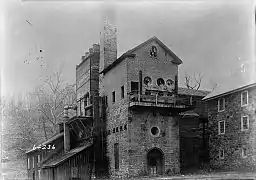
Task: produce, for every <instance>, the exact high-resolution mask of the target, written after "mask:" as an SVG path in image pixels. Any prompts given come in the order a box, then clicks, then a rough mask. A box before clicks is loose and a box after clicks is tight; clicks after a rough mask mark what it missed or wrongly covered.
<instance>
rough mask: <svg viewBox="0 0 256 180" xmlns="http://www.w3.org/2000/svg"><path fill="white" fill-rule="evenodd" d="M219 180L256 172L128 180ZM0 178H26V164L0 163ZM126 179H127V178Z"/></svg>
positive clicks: (250, 176) (254, 176)
mask: <svg viewBox="0 0 256 180" xmlns="http://www.w3.org/2000/svg"><path fill="white" fill-rule="evenodd" d="M181 179H189V180H210V179H213V180H221V179H247V180H249V179H250V180H251V179H255V180H256V172H254V173H252V172H250V173H249V172H240V173H238V172H198V173H194V174H191V173H190V174H186V175H176V176H170V177H167V176H161V177H160V176H159V177H141V178H130V179H129V180H181ZM2 180H27V171H26V165H24V162H23V161H17V160H16V161H9V162H5V163H2ZM127 180H128V179H127Z"/></svg>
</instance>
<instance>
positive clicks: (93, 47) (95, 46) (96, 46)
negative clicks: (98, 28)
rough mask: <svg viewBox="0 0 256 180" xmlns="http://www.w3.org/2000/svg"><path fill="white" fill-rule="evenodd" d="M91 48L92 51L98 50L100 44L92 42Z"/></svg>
mask: <svg viewBox="0 0 256 180" xmlns="http://www.w3.org/2000/svg"><path fill="white" fill-rule="evenodd" d="M92 49H93V52H100V45H99V44H93V45H92Z"/></svg>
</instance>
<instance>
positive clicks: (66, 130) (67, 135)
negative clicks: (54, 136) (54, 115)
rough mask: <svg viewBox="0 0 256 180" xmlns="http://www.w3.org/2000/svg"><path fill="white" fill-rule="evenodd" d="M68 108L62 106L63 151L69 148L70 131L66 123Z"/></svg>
mask: <svg viewBox="0 0 256 180" xmlns="http://www.w3.org/2000/svg"><path fill="white" fill-rule="evenodd" d="M68 109H69V108H68V106H65V107H64V125H63V126H64V152H68V151H69V150H70V133H69V127H68V125H67V121H68Z"/></svg>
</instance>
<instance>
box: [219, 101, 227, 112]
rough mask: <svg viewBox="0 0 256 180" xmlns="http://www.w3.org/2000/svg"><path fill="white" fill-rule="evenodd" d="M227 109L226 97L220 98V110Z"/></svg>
mask: <svg viewBox="0 0 256 180" xmlns="http://www.w3.org/2000/svg"><path fill="white" fill-rule="evenodd" d="M224 110H225V99H224V98H220V99H219V100H218V111H219V112H221V111H224Z"/></svg>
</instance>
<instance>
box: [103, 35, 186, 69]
mask: <svg viewBox="0 0 256 180" xmlns="http://www.w3.org/2000/svg"><path fill="white" fill-rule="evenodd" d="M152 41H156V42H157V43H158V44H159V45H160V46H161V47H162V48H163V49H164V50H165V51H167V52H168V53H169V54H170V55H171V56H172V57H173V59H174V60H173V61H172V62H173V63H175V64H178V65H179V64H182V60H181V59H180V58H179V57H178V56H176V55H175V54H174V53H173V52H172V51H171V50H170V49H169V48H168V47H167V46H166V45H164V43H163V42H162V41H160V40H159V39H158V38H157V37H156V36H154V37H152V38H150V39H148V40H147V41H145V42H143V43H141V44H139V45H138V46H136V47H134V48H133V49H131V50H128V51H127V52H125V53H124V54H122V55H121V56H120V57H119V58H118V59H117V60H115V61H114V62H113V63H112V64H110V65H109V66H107V67H106V68H105V69H104V70H103V71H102V72H100V73H106V72H108V71H109V70H110V69H112V68H113V67H115V66H116V65H117V64H119V63H120V62H122V61H123V60H124V59H125V58H126V57H134V56H135V55H134V51H136V50H137V49H139V48H141V47H143V46H145V45H146V44H148V43H150V42H152Z"/></svg>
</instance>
